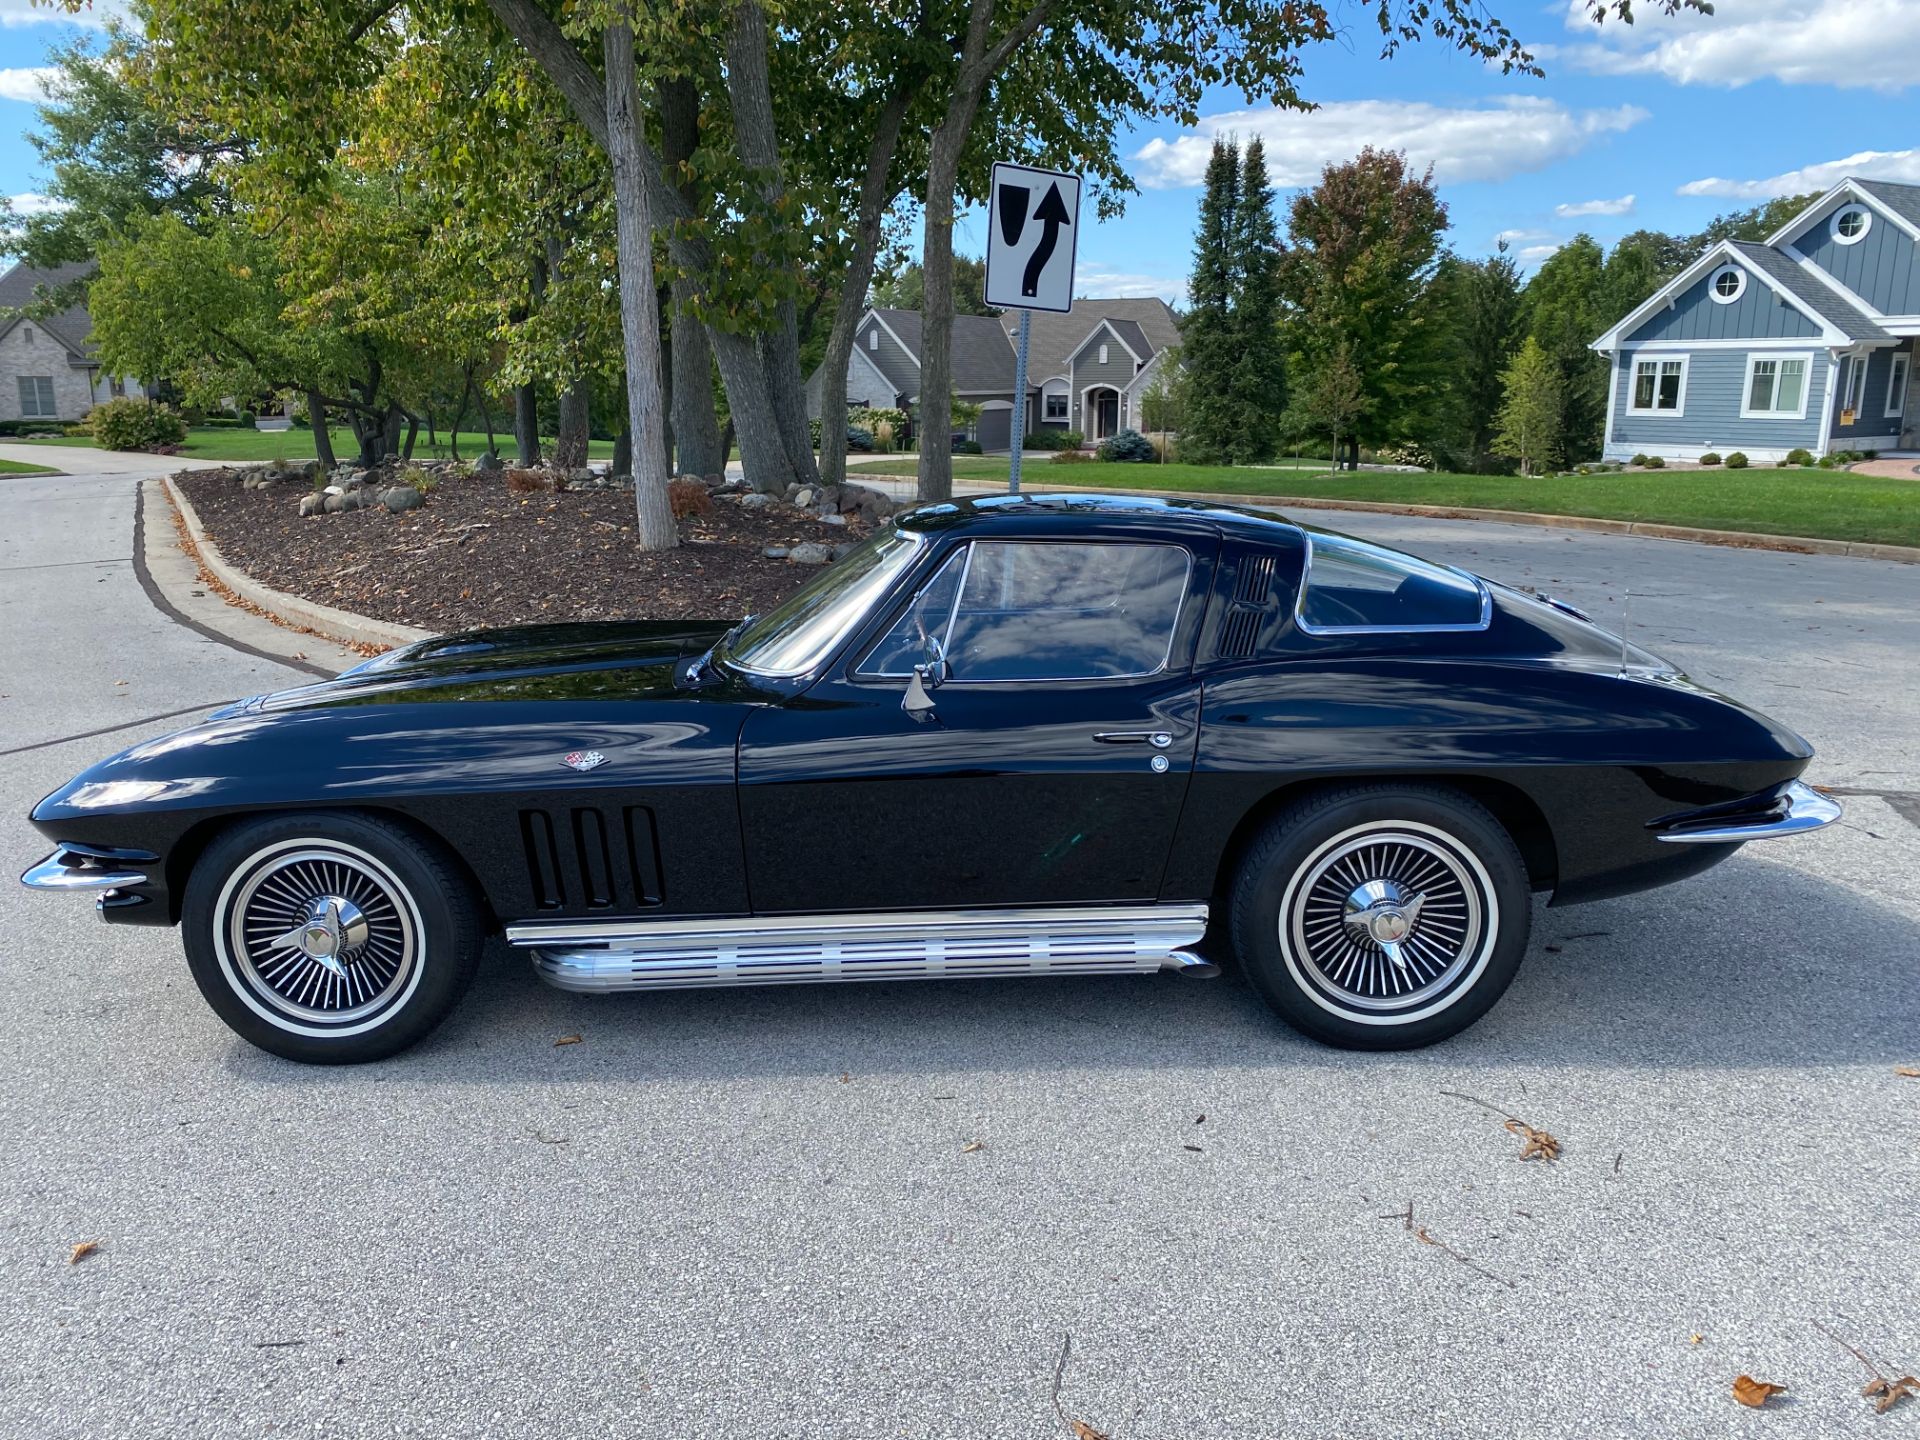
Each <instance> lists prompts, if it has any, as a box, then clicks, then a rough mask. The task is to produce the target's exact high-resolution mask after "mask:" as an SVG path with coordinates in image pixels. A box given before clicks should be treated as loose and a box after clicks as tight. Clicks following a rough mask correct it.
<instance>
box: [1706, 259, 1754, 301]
mask: <svg viewBox="0 0 1920 1440" xmlns="http://www.w3.org/2000/svg"><path fill="white" fill-rule="evenodd" d="M1746 290H1747V272H1746V271H1744V270H1742V269H1741V268H1740V267H1739V266H1738V265H1722V266H1721V267H1720V268H1719V269H1718V270H1716V271H1714V272H1713V278H1712V279H1711V280H1709V281H1708V282H1707V293H1708V294H1709V295H1711V296H1713V298H1714V301H1715V303H1716V304H1720V305H1731V304H1732V303H1733V302H1734V301H1736V300H1738V299H1739V298H1740V297H1741V296H1742V295H1744V294H1745V293H1746Z"/></svg>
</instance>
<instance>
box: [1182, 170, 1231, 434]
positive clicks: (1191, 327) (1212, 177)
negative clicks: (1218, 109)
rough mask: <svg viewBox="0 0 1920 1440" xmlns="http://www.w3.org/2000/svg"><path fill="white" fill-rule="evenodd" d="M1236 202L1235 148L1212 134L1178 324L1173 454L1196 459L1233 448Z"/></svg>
mask: <svg viewBox="0 0 1920 1440" xmlns="http://www.w3.org/2000/svg"><path fill="white" fill-rule="evenodd" d="M1239 208H1240V154H1239V147H1238V146H1237V145H1235V144H1234V143H1233V142H1232V141H1230V140H1216V141H1214V142H1213V155H1212V158H1211V159H1209V160H1208V162H1207V180H1206V189H1205V191H1204V193H1203V194H1202V195H1201V198H1200V225H1199V230H1198V233H1197V234H1196V235H1195V236H1194V242H1193V278H1192V279H1191V280H1190V281H1188V292H1187V293H1188V299H1189V300H1190V301H1191V302H1192V308H1191V309H1189V310H1188V311H1187V314H1186V318H1185V319H1184V320H1183V321H1182V323H1181V326H1180V348H1181V351H1182V362H1183V364H1184V366H1185V369H1186V373H1187V391H1188V403H1187V407H1186V412H1187V413H1186V429H1185V430H1184V431H1183V432H1182V434H1181V436H1180V454H1181V458H1183V459H1185V460H1190V461H1193V462H1195V463H1197V464H1201V465H1217V464H1220V463H1221V462H1223V461H1225V460H1226V459H1227V458H1228V457H1229V456H1231V455H1232V453H1233V448H1234V438H1235V437H1234V412H1235V408H1236V407H1235V405H1234V403H1233V380H1234V371H1235V368H1236V364H1237V361H1238V359H1239V354H1238V351H1239V342H1238V337H1237V336H1236V335H1235V334H1234V324H1233V300H1234V295H1235V293H1236V292H1237V291H1238V289H1239V286H1240V275H1239V267H1238V264H1237V261H1238V258H1239V257H1238V250H1237V247H1236V245H1235V243H1234V242H1235V233H1236V226H1237V220H1238V211H1239Z"/></svg>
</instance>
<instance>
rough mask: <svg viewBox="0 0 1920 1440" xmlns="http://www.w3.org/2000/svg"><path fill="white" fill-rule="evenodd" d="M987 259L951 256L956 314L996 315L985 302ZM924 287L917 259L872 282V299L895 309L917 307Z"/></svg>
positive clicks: (994, 308)
mask: <svg viewBox="0 0 1920 1440" xmlns="http://www.w3.org/2000/svg"><path fill="white" fill-rule="evenodd" d="M986 295H987V262H986V261H985V260H983V259H975V258H974V257H973V256H971V255H956V256H954V257H953V313H954V314H956V315H998V314H1000V313H1001V312H1000V311H999V309H997V308H996V307H995V306H992V305H989V304H987V299H986ZM926 298H927V287H926V283H925V281H924V278H923V277H922V276H921V273H920V265H919V262H917V261H915V262H913V263H911V264H907V265H903V266H901V267H900V269H899V270H897V271H895V272H894V273H893V274H891V275H887V276H884V277H883V278H881V279H879V280H877V281H875V282H874V286H873V293H872V300H873V303H874V304H875V305H884V306H886V307H888V308H890V309H894V310H918V309H919V308H920V307H921V306H922V305H924V304H925V303H926Z"/></svg>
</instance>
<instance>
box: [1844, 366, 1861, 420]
mask: <svg viewBox="0 0 1920 1440" xmlns="http://www.w3.org/2000/svg"><path fill="white" fill-rule="evenodd" d="M1866 398H1867V357H1866V356H1864V355H1849V356H1848V357H1847V362H1846V365H1845V366H1844V368H1843V369H1842V370H1841V372H1840V408H1841V410H1843V411H1846V410H1851V411H1852V412H1853V414H1854V418H1855V419H1856V420H1857V419H1858V418H1859V415H1860V411H1861V409H1862V407H1863V405H1864V404H1865V401H1866Z"/></svg>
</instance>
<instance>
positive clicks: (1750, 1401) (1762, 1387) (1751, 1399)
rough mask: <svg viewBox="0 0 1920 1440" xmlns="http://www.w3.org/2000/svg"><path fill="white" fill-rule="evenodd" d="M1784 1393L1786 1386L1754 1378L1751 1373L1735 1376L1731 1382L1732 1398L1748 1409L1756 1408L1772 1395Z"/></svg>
mask: <svg viewBox="0 0 1920 1440" xmlns="http://www.w3.org/2000/svg"><path fill="white" fill-rule="evenodd" d="M1786 1393H1787V1387H1786V1386H1784V1385H1773V1384H1770V1383H1768V1382H1767V1381H1765V1380H1756V1379H1754V1378H1753V1376H1751V1375H1740V1376H1736V1377H1735V1378H1734V1382H1733V1398H1734V1399H1736V1400H1738V1401H1739V1402H1740V1403H1741V1404H1742V1405H1745V1406H1746V1407H1747V1408H1748V1409H1750V1410H1758V1409H1759V1408H1760V1407H1761V1406H1762V1405H1765V1404H1766V1403H1767V1401H1769V1400H1771V1399H1772V1398H1773V1397H1774V1396H1776V1395H1784V1394H1786Z"/></svg>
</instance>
